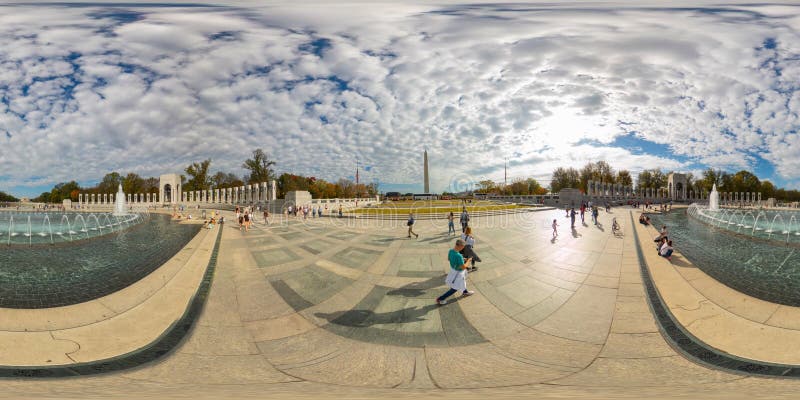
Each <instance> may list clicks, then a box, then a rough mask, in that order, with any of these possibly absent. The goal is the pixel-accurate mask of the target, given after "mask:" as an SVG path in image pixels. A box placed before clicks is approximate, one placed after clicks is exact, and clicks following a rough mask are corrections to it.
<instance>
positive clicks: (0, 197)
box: [0, 192, 19, 202]
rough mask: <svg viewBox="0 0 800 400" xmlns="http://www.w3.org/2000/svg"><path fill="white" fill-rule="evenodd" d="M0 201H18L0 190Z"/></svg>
mask: <svg viewBox="0 0 800 400" xmlns="http://www.w3.org/2000/svg"><path fill="white" fill-rule="evenodd" d="M0 201H7V202H16V201H19V199H17V198H16V197H14V196H12V195H10V194H8V193H6V192H0Z"/></svg>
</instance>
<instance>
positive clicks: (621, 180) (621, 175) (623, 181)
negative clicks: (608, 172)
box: [614, 169, 633, 186]
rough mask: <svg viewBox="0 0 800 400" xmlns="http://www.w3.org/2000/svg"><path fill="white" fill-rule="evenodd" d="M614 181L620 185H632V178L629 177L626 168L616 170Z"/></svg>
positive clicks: (629, 174)
mask: <svg viewBox="0 0 800 400" xmlns="http://www.w3.org/2000/svg"><path fill="white" fill-rule="evenodd" d="M614 181H615V182H616V183H617V184H620V185H622V186H633V178H632V177H631V173H630V171H628V170H626V169H621V170H619V171H617V177H616V178H615V179H614Z"/></svg>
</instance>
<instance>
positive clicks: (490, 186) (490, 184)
mask: <svg viewBox="0 0 800 400" xmlns="http://www.w3.org/2000/svg"><path fill="white" fill-rule="evenodd" d="M496 190H497V184H496V183H494V181H493V180H491V179H486V180H482V181H480V182H478V190H476V192H478V193H494V192H495V191H496Z"/></svg>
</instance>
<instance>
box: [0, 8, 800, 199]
mask: <svg viewBox="0 0 800 400" xmlns="http://www.w3.org/2000/svg"><path fill="white" fill-rule="evenodd" d="M798 21H800V7H792V6H780V7H778V6H754V5H742V6H735V5H730V6H714V7H702V6H699V7H696V8H669V7H665V6H659V7H638V6H632V5H629V4H627V3H620V4H608V5H602V6H599V5H592V6H591V8H589V7H588V6H583V5H581V4H572V3H570V4H565V5H563V6H559V5H558V4H552V3H548V4H521V5H492V4H484V5H474V4H470V5H464V4H458V3H451V4H445V5H435V4H429V3H423V2H420V3H403V4H398V3H394V2H383V3H370V4H366V3H359V4H357V5H334V4H328V3H322V4H313V5H312V4H307V5H305V4H300V5H298V4H294V3H288V2H287V3H271V4H270V5H269V6H264V7H256V6H248V7H245V6H236V7H234V6H223V7H211V6H209V7H204V6H198V5H194V6H191V7H189V6H186V5H175V6H159V7H146V6H131V5H126V6H124V7H121V6H110V5H109V6H106V5H87V6H80V7H77V6H75V7H70V6H66V5H61V6H58V5H48V6H24V5H18V6H4V7H3V13H1V14H0V100H1V101H0V131H2V132H4V133H7V135H1V136H0V140H2V141H3V145H2V147H1V150H0V164H2V165H3V166H4V172H3V177H2V180H0V188H2V187H16V186H24V185H31V186H32V185H41V184H44V183H56V182H60V181H63V180H67V179H78V180H79V181H82V182H88V181H96V180H98V179H100V178H101V177H102V175H103V174H105V173H107V172H109V171H112V170H116V171H122V172H128V171H135V172H137V173H140V174H142V175H147V176H150V175H153V176H157V175H160V174H162V173H168V172H173V171H177V172H179V171H181V170H182V169H183V168H184V167H185V166H186V165H188V164H189V163H190V162H193V161H197V160H200V159H204V158H212V160H213V162H212V169H214V170H224V171H230V172H236V173H240V174H241V173H243V171H242V170H241V163H242V161H243V159H244V158H246V157H248V156H249V155H250V154H251V152H252V150H254V149H255V148H259V147H261V148H264V149H265V150H266V151H267V152H268V153H270V155H271V157H272V158H274V159H275V161H277V163H278V165H277V167H278V169H279V170H280V171H292V172H295V173H301V174H308V175H312V176H317V177H321V178H325V179H329V180H336V179H338V178H339V177H342V176H350V175H353V168H354V165H355V160H356V158H358V159H359V160H360V161H361V162H362V163H363V164H364V165H370V166H371V167H372V168H370V171H363V175H362V179H364V180H365V181H372V180H375V179H378V180H380V181H381V182H393V183H421V180H422V169H421V159H422V156H421V153H422V149H423V148H427V149H428V150H429V154H430V156H431V168H432V183H433V189H435V190H444V189H447V188H448V187H449V186H452V184H453V182H457V185H462V184H463V182H465V181H467V180H469V179H473V177H474V179H483V178H491V179H497V180H500V179H502V177H503V171H504V162H503V160H504V159H506V158H510V170H509V173H510V174H511V173H512V172H513V176H534V177H537V178H538V179H541V180H546V179H549V175H550V173H551V172H552V170H553V169H554V168H556V167H558V166H575V165H582V164H583V163H585V162H588V161H596V160H600V159H604V160H606V161H608V162H610V163H611V164H612V165H613V166H615V167H617V168H619V169H630V170H633V171H636V170H638V169H641V168H642V167H661V168H664V169H676V170H679V169H692V170H696V169H698V168H702V167H706V166H711V167H723V168H737V169H738V168H752V167H754V166H755V164H756V163H757V162H758V158H757V157H754V156H753V155H754V154H758V156H759V157H760V158H761V159H763V160H766V161H767V162H769V163H771V164H772V165H773V166H774V170H775V173H776V174H777V175H776V176H775V177H762V178H770V179H773V180H776V181H779V182H780V181H784V182H787V183H790V182H798V181H800V168H798V167H800V164H798V163H799V162H798V161H795V160H798V159H800V157H798V155H799V154H800V142H799V141H798V140H799V139H798V138H797V136H798V135H797V133H798V126H800V118H798V109H800V92H798V85H797V82H798V81H800V79H798V78H800V45H798V43H800V37H798V36H800V35H799V34H798V30H797V29H796V28H795V27H797V26H798V24H797V23H796V22H798ZM620 121H622V122H624V123H620ZM632 132H634V133H635V135H636V137H637V138H638V140H640V141H642V143H653V144H654V145H656V146H654V148H659V149H666V150H665V152H663V153H657V154H650V155H644V154H642V152H641V146H638V145H637V146H633V145H631V146H630V147H626V146H625V145H622V144H620V143H621V142H617V141H615V139H617V138H619V137H623V136H626V135H630V134H631V133H632ZM587 141H592V143H595V145H589V144H587V143H588V142H587ZM32 176H35V177H36V179H31V177H32Z"/></svg>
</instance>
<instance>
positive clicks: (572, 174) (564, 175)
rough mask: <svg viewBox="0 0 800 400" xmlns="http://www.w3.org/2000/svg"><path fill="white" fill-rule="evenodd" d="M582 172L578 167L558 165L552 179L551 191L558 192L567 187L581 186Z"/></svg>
mask: <svg viewBox="0 0 800 400" xmlns="http://www.w3.org/2000/svg"><path fill="white" fill-rule="evenodd" d="M580 183H581V181H580V173H579V172H578V170H577V169H575V168H572V167H569V168H564V167H558V168H556V170H555V171H553V178H552V180H551V181H550V192H552V193H558V192H559V191H561V189H565V188H576V189H577V188H578V187H579V186H580Z"/></svg>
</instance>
